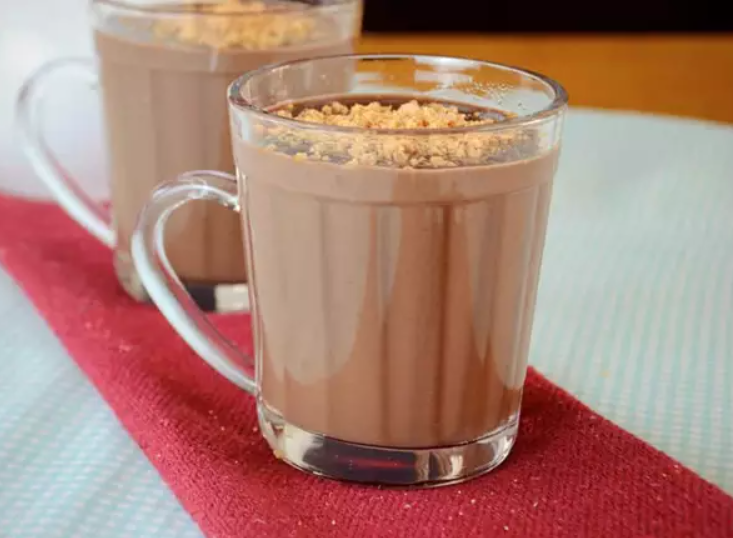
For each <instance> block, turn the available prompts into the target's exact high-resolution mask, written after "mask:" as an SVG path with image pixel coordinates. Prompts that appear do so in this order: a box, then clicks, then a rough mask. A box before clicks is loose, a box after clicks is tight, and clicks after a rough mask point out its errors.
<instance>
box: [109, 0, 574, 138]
mask: <svg viewBox="0 0 733 538" xmlns="http://www.w3.org/2000/svg"><path fill="white" fill-rule="evenodd" d="M105 1H106V0H105ZM339 58H344V59H347V58H348V59H352V60H355V61H360V60H409V59H417V60H425V61H431V62H435V61H436V60H440V61H445V60H448V61H450V62H460V63H464V64H467V65H471V64H472V65H474V66H480V67H488V68H492V69H496V70H500V71H505V72H512V73H516V74H519V75H521V76H523V77H527V78H531V79H534V80H536V81H539V82H541V83H542V84H544V85H545V86H547V87H549V88H550V89H551V90H552V92H553V93H554V98H553V99H552V101H551V102H550V103H549V104H547V105H546V106H545V107H543V108H542V109H540V110H537V111H536V112H533V113H531V114H527V115H523V116H517V117H514V118H509V119H507V120H503V121H499V122H496V123H485V124H478V125H469V126H463V127H442V128H424V129H366V128H363V127H350V126H349V127H347V126H341V125H325V124H322V123H313V122H306V121H302V120H297V119H295V118H287V117H283V116H278V115H276V114H273V113H272V112H268V111H267V110H265V109H263V108H261V107H258V106H256V105H255V104H254V103H252V102H251V101H249V100H247V99H245V98H243V97H242V94H241V89H242V87H243V86H244V85H245V84H247V83H248V82H249V81H251V80H253V79H254V78H256V77H258V76H262V75H264V74H266V73H268V72H272V71H275V70H277V69H283V68H287V67H290V66H297V65H299V64H304V63H309V62H310V63H316V62H323V61H326V60H334V59H339ZM227 98H228V101H229V104H230V106H231V107H233V108H235V109H237V110H240V111H242V112H247V113H251V114H254V115H255V116H258V117H259V118H260V119H266V120H268V121H271V122H278V123H282V124H284V125H288V126H290V127H291V128H298V129H304V130H305V129H307V130H315V131H328V132H343V133H365V132H368V133H369V134H372V135H378V134H383V135H393V136H394V135H410V136H421V135H436V134H457V133H472V132H487V131H502V130H506V129H513V128H517V127H527V126H530V125H534V124H537V123H542V122H543V121H547V120H549V119H552V118H555V117H557V116H558V115H559V114H561V113H562V112H563V111H564V110H565V109H566V108H567V105H568V93H567V91H566V90H565V88H564V87H563V85H562V84H560V83H559V82H557V81H556V80H555V79H553V78H551V77H549V76H547V75H543V74H541V73H538V72H536V71H532V70H530V69H525V68H523V67H518V66H514V65H509V64H504V63H500V62H492V61H488V60H479V59H476V58H470V57H466V56H449V55H439V54H411V53H393V54H334V55H327V56H319V57H315V58H301V59H297V60H286V61H283V62H276V63H271V64H266V65H264V66H261V67H259V68H257V69H253V70H251V71H247V72H246V73H244V74H242V75H240V76H239V77H237V78H236V79H235V80H234V81H233V82H232V83H231V84H230V85H229V88H228V89H227Z"/></svg>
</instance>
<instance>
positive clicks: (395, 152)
mask: <svg viewBox="0 0 733 538" xmlns="http://www.w3.org/2000/svg"><path fill="white" fill-rule="evenodd" d="M333 100H334V101H337V103H335V104H331V103H330V102H329V103H324V102H320V103H314V102H306V103H296V104H294V105H290V106H287V107H283V108H281V109H278V110H277V111H275V112H277V113H278V114H279V115H281V116H284V117H286V118H295V119H298V120H301V121H305V122H312V123H322V124H324V123H325V124H328V125H331V126H338V127H347V128H348V127H356V128H357V129H352V131H353V132H348V131H344V130H340V131H338V130H334V129H330V130H329V129H328V128H323V129H321V130H315V131H309V130H308V129H303V128H300V127H297V126H296V125H295V124H293V123H292V122H291V123H287V122H281V123H280V124H276V123H274V122H272V120H266V121H263V124H264V126H263V125H246V126H243V125H235V127H236V129H235V130H236V131H239V130H241V131H240V132H235V137H234V140H235V159H236V161H237V162H238V163H239V170H240V175H241V181H242V182H243V184H244V185H245V186H246V187H245V189H244V191H245V192H244V193H243V200H242V202H243V204H244V205H246V207H247V210H248V213H247V222H246V225H247V226H248V227H249V229H250V230H251V234H249V249H250V253H251V270H252V274H251V278H252V279H253V280H254V282H255V287H254V289H255V290H256V296H255V297H254V299H255V301H254V303H255V304H254V319H256V320H257V321H256V323H255V345H256V346H257V348H258V349H260V350H261V353H259V354H258V357H259V363H258V372H259V377H260V383H261V398H262V400H263V403H264V404H265V405H266V406H267V408H268V409H270V410H271V411H272V412H274V413H276V414H277V415H280V416H282V417H283V419H284V420H285V421H287V422H288V423H290V424H293V425H295V426H297V427H299V428H302V429H304V430H307V431H309V432H312V433H319V434H324V435H327V436H330V437H333V438H336V439H340V440H343V441H349V442H354V443H362V444H368V445H378V446H383V447H410V448H422V447H439V446H451V445H457V444H461V443H465V442H469V441H472V440H475V439H477V438H480V437H482V436H485V435H487V434H489V433H492V432H495V431H497V430H498V429H500V428H502V427H503V426H506V425H508V424H509V423H510V422H512V421H513V420H515V419H516V418H517V415H518V412H519V404H520V399H521V389H522V385H523V382H524V377H525V372H526V366H527V358H528V346H529V341H530V334H531V327H532V318H533V310H534V304H535V290H536V288H537V281H538V277H539V268H540V263H541V257H542V249H543V243H544V238H545V228H546V222H547V212H548V208H549V203H550V193H551V186H552V178H553V175H554V172H555V167H556V162H557V150H556V148H555V147H549V148H544V149H540V147H541V143H542V142H541V140H540V137H539V136H538V133H537V132H535V131H532V130H531V129H523V130H515V131H514V132H512V133H511V134H507V133H506V132H499V131H496V132H492V131H475V130H473V131H472V130H470V127H471V126H477V125H483V124H487V125H488V124H492V123H494V122H497V121H498V122H501V121H504V120H506V119H507V116H506V115H505V114H503V113H501V112H500V111H495V110H486V109H478V108H468V109H466V108H465V107H464V108H460V107H456V106H453V105H452V104H450V103H433V104H429V103H424V102H423V103H420V102H417V101H413V102H409V103H408V102H407V101H408V99H407V98H404V97H394V96H387V97H384V96H382V97H378V98H377V97H374V96H372V97H370V98H369V99H368V101H378V102H379V103H372V104H369V105H367V106H362V105H356V106H354V101H353V99H352V98H350V97H349V98H338V97H337V98H334V99H333ZM329 101H330V100H329ZM380 103H381V104H380ZM268 121H269V122H270V123H268ZM464 127H468V128H469V130H466V131H463V132H461V131H455V132H446V131H435V133H436V134H434V135H433V134H431V135H429V136H426V135H424V134H420V135H417V136H414V135H411V134H404V135H402V134H400V133H399V132H398V131H390V133H385V132H381V133H380V132H375V133H374V135H370V134H369V131H368V130H369V129H374V128H377V129H393V130H400V129H403V130H404V129H417V130H419V129H452V128H464ZM249 129H251V130H252V131H251V132H254V133H258V135H257V136H253V135H251V133H250V131H249ZM405 133H407V131H405Z"/></svg>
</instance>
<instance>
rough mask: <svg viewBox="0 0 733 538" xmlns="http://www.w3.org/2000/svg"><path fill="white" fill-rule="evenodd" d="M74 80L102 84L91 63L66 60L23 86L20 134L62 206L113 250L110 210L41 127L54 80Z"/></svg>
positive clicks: (19, 102)
mask: <svg viewBox="0 0 733 538" xmlns="http://www.w3.org/2000/svg"><path fill="white" fill-rule="evenodd" d="M63 77H66V78H68V77H73V78H79V79H82V80H86V81H87V82H88V83H90V84H91V85H92V86H94V87H97V86H98V85H99V75H98V74H97V70H96V68H95V67H94V65H93V63H92V61H91V60H84V59H76V58H64V59H60V60H55V61H52V62H49V63H48V64H46V65H44V66H43V67H41V68H40V69H38V71H36V72H35V73H34V74H33V75H32V76H31V77H30V78H29V79H28V80H26V81H25V83H24V84H23V85H22V86H21V88H20V92H19V93H18V99H17V102H16V121H17V133H18V137H19V138H20V146H21V149H22V150H23V153H25V155H26V157H27V159H28V160H29V161H30V165H31V167H32V168H33V170H34V171H35V173H36V174H37V175H38V177H39V178H40V179H41V181H43V183H45V185H46V187H48V189H49V190H50V191H51V193H52V194H53V196H54V197H55V198H56V200H57V201H58V203H59V204H60V205H61V207H62V208H63V209H64V211H66V213H68V214H69V216H71V217H72V218H73V219H74V220H76V221H77V222H78V223H79V224H80V225H81V226H83V227H84V228H85V229H86V230H87V231H88V232H89V233H90V234H92V235H93V236H94V237H96V238H97V239H98V240H99V241H101V242H102V243H103V244H105V245H107V246H108V247H109V248H113V247H114V245H115V232H114V229H113V227H112V221H111V218H110V214H109V211H107V210H106V209H105V207H104V206H103V205H102V204H100V203H98V202H96V201H95V200H93V199H92V198H91V197H90V196H89V195H88V194H87V193H86V192H84V190H83V189H82V188H81V186H80V185H79V182H78V181H77V180H76V179H74V178H73V177H72V176H71V174H69V172H68V171H67V170H66V169H65V168H64V166H63V165H62V164H61V162H60V161H59V159H58V158H57V157H56V155H55V154H54V152H53V151H52V150H51V148H50V147H49V145H48V143H47V142H46V139H45V137H44V135H43V129H42V128H41V115H40V107H39V105H41V104H42V103H43V100H44V99H45V97H46V95H47V93H46V92H48V91H49V90H50V91H53V88H54V84H53V81H54V80H61V78H63Z"/></svg>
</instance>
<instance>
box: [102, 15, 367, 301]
mask: <svg viewBox="0 0 733 538" xmlns="http://www.w3.org/2000/svg"><path fill="white" fill-rule="evenodd" d="M186 6H190V7H189V8H187V7H186ZM295 6H301V7H300V8H299V9H296V8H295ZM179 8H180V11H179V12H178V13H176V14H174V15H170V9H171V6H170V4H166V5H165V7H164V8H162V9H165V10H167V11H165V12H161V13H162V14H156V13H155V11H154V10H153V9H152V8H148V13H147V14H142V15H141V14H139V13H138V14H134V13H130V14H125V13H124V12H123V13H120V12H114V13H110V14H109V15H108V16H104V13H100V14H97V20H96V21H95V22H96V25H95V26H96V31H95V42H96V48H97V51H98V54H99V58H100V72H101V83H102V86H103V92H102V94H103V100H104V111H105V120H106V126H107V133H108V144H109V159H110V166H111V181H112V187H111V192H112V210H113V214H114V223H115V228H116V231H117V236H118V243H119V244H118V248H117V260H116V262H117V269H118V272H120V273H125V274H123V275H121V276H122V277H126V276H127V278H123V279H125V280H127V282H126V286H127V287H128V288H131V289H133V290H135V291H133V293H137V291H136V288H137V287H138V286H137V284H136V283H135V282H134V281H135V277H134V275H133V274H132V273H130V272H129V269H128V266H129V264H130V261H129V256H128V253H129V239H130V236H131V234H132V232H133V229H134V225H135V222H136V219H137V216H138V212H139V211H140V209H141V208H142V206H143V204H144V203H145V202H146V201H147V200H148V198H149V196H150V193H151V190H152V189H153V188H154V187H155V186H156V185H158V184H160V183H162V182H165V181H170V180H173V179H175V178H176V176H178V175H179V174H181V173H183V172H185V171H187V170H196V169H212V170H220V171H229V172H231V173H233V172H234V164H233V160H232V152H231V141H230V137H229V123H228V115H227V101H226V90H227V86H228V85H229V83H230V82H231V81H232V80H233V79H234V78H236V77H237V76H239V75H241V74H242V73H244V72H246V71H248V70H251V69H254V68H257V67H260V66H262V65H264V64H266V63H270V62H277V61H284V60H291V59H295V58H301V57H311V56H317V55H325V54H336V53H345V52H349V51H350V50H351V48H352V39H353V36H354V35H355V33H356V32H358V29H357V27H356V25H357V24H358V22H359V21H358V19H359V9H358V3H357V2H353V3H349V4H343V5H341V6H338V8H336V7H334V6H331V7H330V8H328V9H326V8H323V9H321V8H320V7H318V8H315V7H313V8H311V7H306V6H305V5H304V4H296V3H287V2H268V3H266V4H265V3H262V2H256V1H253V2H237V1H229V2H224V3H219V4H216V5H213V6H212V5H208V7H206V5H205V4H198V5H193V4H186V3H185V2H182V3H181V4H180V6H179ZM187 9H188V11H186V10H187ZM166 13H168V15H166ZM172 219H173V222H171V224H170V225H169V227H168V231H167V235H166V251H167V254H168V257H169V259H170V261H171V263H172V265H173V267H174V269H175V270H176V272H177V274H178V275H179V276H180V277H181V279H182V280H183V281H184V282H185V283H187V284H207V283H212V284H215V283H236V282H243V281H245V278H246V277H245V264H244V255H243V252H242V238H241V228H240V224H239V219H238V217H237V215H235V214H234V213H232V212H230V211H227V210H226V209H224V208H221V207H218V206H217V205H216V204H212V203H204V202H200V203H196V204H189V205H187V206H186V207H185V208H183V209H181V210H179V211H177V212H176V213H175V214H174V215H173V217H172ZM127 273H130V274H129V275H127Z"/></svg>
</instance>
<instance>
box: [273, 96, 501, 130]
mask: <svg viewBox="0 0 733 538" xmlns="http://www.w3.org/2000/svg"><path fill="white" fill-rule="evenodd" d="M277 114H278V115H279V116H283V117H288V118H293V119H296V120H299V121H306V122H309V123H320V124H323V125H338V126H341V127H359V128H362V129H450V128H453V127H468V126H471V125H484V124H488V123H494V122H495V120H494V119H493V118H475V117H473V115H471V114H467V113H466V112H463V111H461V110H459V109H458V107H456V106H455V105H450V104H444V103H435V102H432V103H423V104H421V103H418V102H417V101H416V100H411V101H408V102H406V103H402V104H401V105H399V106H394V105H390V104H382V103H379V102H377V101H373V102H371V103H368V104H361V103H355V104H353V105H351V106H346V105H344V104H342V103H339V102H337V101H334V102H332V103H330V104H327V105H323V106H322V107H320V108H304V109H303V110H301V111H300V112H298V113H297V114H295V115H293V108H292V106H291V107H289V108H285V109H281V110H279V111H278V112H277Z"/></svg>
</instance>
